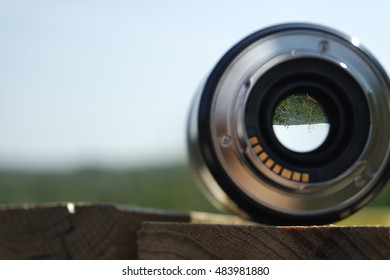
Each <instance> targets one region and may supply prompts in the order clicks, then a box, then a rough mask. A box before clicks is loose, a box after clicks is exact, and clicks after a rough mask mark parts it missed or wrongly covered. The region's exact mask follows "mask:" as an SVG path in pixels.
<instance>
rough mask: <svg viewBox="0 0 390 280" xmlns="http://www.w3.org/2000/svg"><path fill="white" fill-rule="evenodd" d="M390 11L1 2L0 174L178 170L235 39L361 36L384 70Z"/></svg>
mask: <svg viewBox="0 0 390 280" xmlns="http://www.w3.org/2000/svg"><path fill="white" fill-rule="evenodd" d="M389 11H390V1H334V2H330V1H299V0H298V1H277V0H274V1H245V0H240V1H69V0H68V1H39V0H37V1H17V0H14V1H3V0H0V166H1V167H6V168H42V169H46V168H69V167H74V166H82V165H98V166H99V165H101V166H110V167H128V166H139V165H145V164H163V163H166V162H175V161H184V160H185V158H186V141H185V130H186V120H187V115H188V111H189V108H190V103H191V99H192V97H193V95H194V92H195V90H196V87H197V85H198V83H199V82H200V80H201V79H202V78H203V77H204V76H205V75H206V74H207V73H208V72H209V71H210V70H211V68H212V67H213V66H214V65H215V63H216V62H217V60H218V59H219V58H220V57H221V56H222V55H223V54H224V53H225V52H226V51H227V50H228V49H229V48H230V47H231V46H232V45H233V44H235V43H236V42H237V41H239V40H240V39H242V38H243V37H244V36H246V35H248V34H250V33H252V32H254V31H256V30H258V29H261V28H263V27H266V26H269V25H273V24H277V23H283V22H290V21H305V22H314V23H319V24H324V25H328V26H331V27H333V28H336V29H338V30H340V31H343V32H345V33H347V34H350V35H354V36H357V37H358V38H360V39H361V41H362V42H363V44H364V45H365V46H366V47H367V48H368V49H369V50H370V51H371V52H372V53H373V54H374V55H375V56H376V57H377V58H378V60H379V61H380V62H381V63H382V65H383V66H384V67H385V69H386V70H387V71H390V52H389V51H388V49H389V47H388V44H389V43H390V39H389V38H388V35H387V34H388V28H389V27H390V17H389V16H388V14H389Z"/></svg>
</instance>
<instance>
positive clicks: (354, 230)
mask: <svg viewBox="0 0 390 280" xmlns="http://www.w3.org/2000/svg"><path fill="white" fill-rule="evenodd" d="M138 239H139V241H138V242H139V254H138V255H139V258H140V259H390V227H383V226H382V227H381V226H378V227H376V226H369V227H364V226H359V227H340V226H320V227H319V226H316V227H271V226H259V225H216V224H214V225H206V224H178V223H145V224H143V225H142V228H141V230H140V231H139V238H138Z"/></svg>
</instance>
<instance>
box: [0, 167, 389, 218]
mask: <svg viewBox="0 0 390 280" xmlns="http://www.w3.org/2000/svg"><path fill="white" fill-rule="evenodd" d="M69 201H72V202H96V203H121V204H131V205H136V206H141V207H150V208H161V209H169V210H177V211H205V212H218V210H216V209H215V208H214V207H213V206H212V205H211V204H210V203H209V202H208V201H207V199H206V198H205V197H204V196H203V194H202V193H201V191H200V190H199V188H198V187H197V185H196V184H195V181H194V179H193V177H192V174H191V172H190V170H189V169H188V167H187V166H186V165H176V166H166V167H155V168H148V169H140V170H126V171H108V170H88V169H85V170H79V171H77V172H68V173H58V172H57V173H27V172H24V173H21V172H0V204H23V203H46V202H69ZM370 206H371V207H369V208H366V209H364V210H363V211H360V212H359V213H358V214H356V215H354V216H353V217H352V218H351V219H350V220H346V221H345V222H343V223H344V224H351V223H352V224H390V219H389V217H390V210H388V209H386V207H389V206H390V185H389V184H388V185H387V186H386V188H385V189H384V190H383V191H382V192H381V194H380V195H379V196H378V197H377V198H376V199H375V200H374V201H373V202H372V203H371V204H370ZM380 208H381V209H380ZM384 209H385V210H384ZM389 209H390V207H389Z"/></svg>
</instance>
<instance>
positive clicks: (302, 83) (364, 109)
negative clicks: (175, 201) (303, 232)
mask: <svg viewBox="0 0 390 280" xmlns="http://www.w3.org/2000/svg"><path fill="white" fill-rule="evenodd" d="M318 108H321V110H322V111H321V112H322V113H319V112H320V111H319V109H318ZM277 132H278V133H280V134H278V133H277ZM320 134H321V135H322V136H321V137H323V138H321V139H322V140H321V141H320V142H318V144H316V145H315V146H313V147H314V148H312V149H303V150H300V148H298V147H302V146H303V148H305V146H307V145H309V144H306V143H309V142H306V141H309V140H310V141H312V140H313V141H317V140H316V139H315V138H318V137H320V136H318V135H320ZM311 138H312V139H311ZM284 139H285V140H286V141H290V142H291V146H290V145H286V144H285V141H283V140H284ZM294 146H297V149H295V148H294ZM188 147H189V157H190V162H191V164H192V167H193V169H194V171H195V173H196V174H197V177H198V178H199V179H200V184H201V185H202V186H203V190H204V191H205V193H206V194H207V196H208V197H209V198H210V199H211V201H213V202H214V203H215V205H217V206H219V207H221V208H225V209H228V210H230V211H232V212H233V213H237V214H239V215H242V216H244V217H248V218H250V219H253V220H255V221H257V222H261V223H266V224H273V225H291V224H295V225H297V224H301V225H310V224H326V223H330V222H334V221H337V220H341V219H343V218H345V217H347V216H349V215H351V214H352V213H354V212H356V211H357V210H358V209H360V208H361V207H363V206H364V205H366V204H367V203H368V202H369V201H371V200H372V198H373V197H374V196H375V195H376V194H377V193H378V192H379V191H380V189H381V188H382V187H383V186H384V184H385V183H386V181H387V180H388V178H389V176H390V81H389V78H388V76H387V75H386V73H385V71H384V69H383V68H382V67H381V65H380V64H379V63H378V62H377V60H376V59H375V58H374V57H373V56H372V55H371V54H370V53H369V52H368V51H367V50H366V49H365V48H364V47H363V46H362V45H361V44H360V42H359V41H358V39H356V38H354V37H349V36H346V35H344V34H342V33H340V32H338V31H336V30H333V29H330V28H328V27H324V26H320V25H315V24H307V23H305V24H304V23H290V24H281V25H276V26H272V27H269V28H266V29H263V30H260V31H258V32H256V33H254V34H252V35H250V36H248V37H246V38H244V39H243V40H242V41H240V42H239V43H237V44H236V45H235V46H234V47H233V48H231V49H230V50H229V51H228V52H227V53H226V54H225V55H224V56H223V57H222V58H221V60H220V61H219V62H218V64H217V65H216V66H215V68H214V69H213V70H212V71H211V73H210V74H209V75H208V77H207V78H206V79H205V81H204V82H203V83H202V84H201V86H200V87H199V90H198V92H197V94H196V97H195V99H194V102H193V106H192V110H191V115H190V118H189V124H188Z"/></svg>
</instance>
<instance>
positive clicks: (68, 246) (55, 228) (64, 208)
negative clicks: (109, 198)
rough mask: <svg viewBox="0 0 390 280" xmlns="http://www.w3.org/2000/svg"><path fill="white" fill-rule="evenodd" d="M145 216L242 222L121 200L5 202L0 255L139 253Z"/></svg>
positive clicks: (118, 256) (119, 255)
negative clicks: (126, 203) (102, 202)
mask: <svg viewBox="0 0 390 280" xmlns="http://www.w3.org/2000/svg"><path fill="white" fill-rule="evenodd" d="M144 221H160V222H163V221H166V222H168V221H170V222H190V223H243V222H244V221H242V220H240V219H239V218H237V217H233V216H225V215H216V214H206V213H196V212H190V213H177V212H169V211H163V210H154V209H145V208H136V207H130V206H121V205H94V204H74V203H68V204H55V205H30V206H29V205H21V206H13V207H9V206H8V207H6V206H3V207H1V208H0V259H137V257H138V256H137V252H138V249H137V231H138V230H139V229H140V227H141V223H142V222H144Z"/></svg>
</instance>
